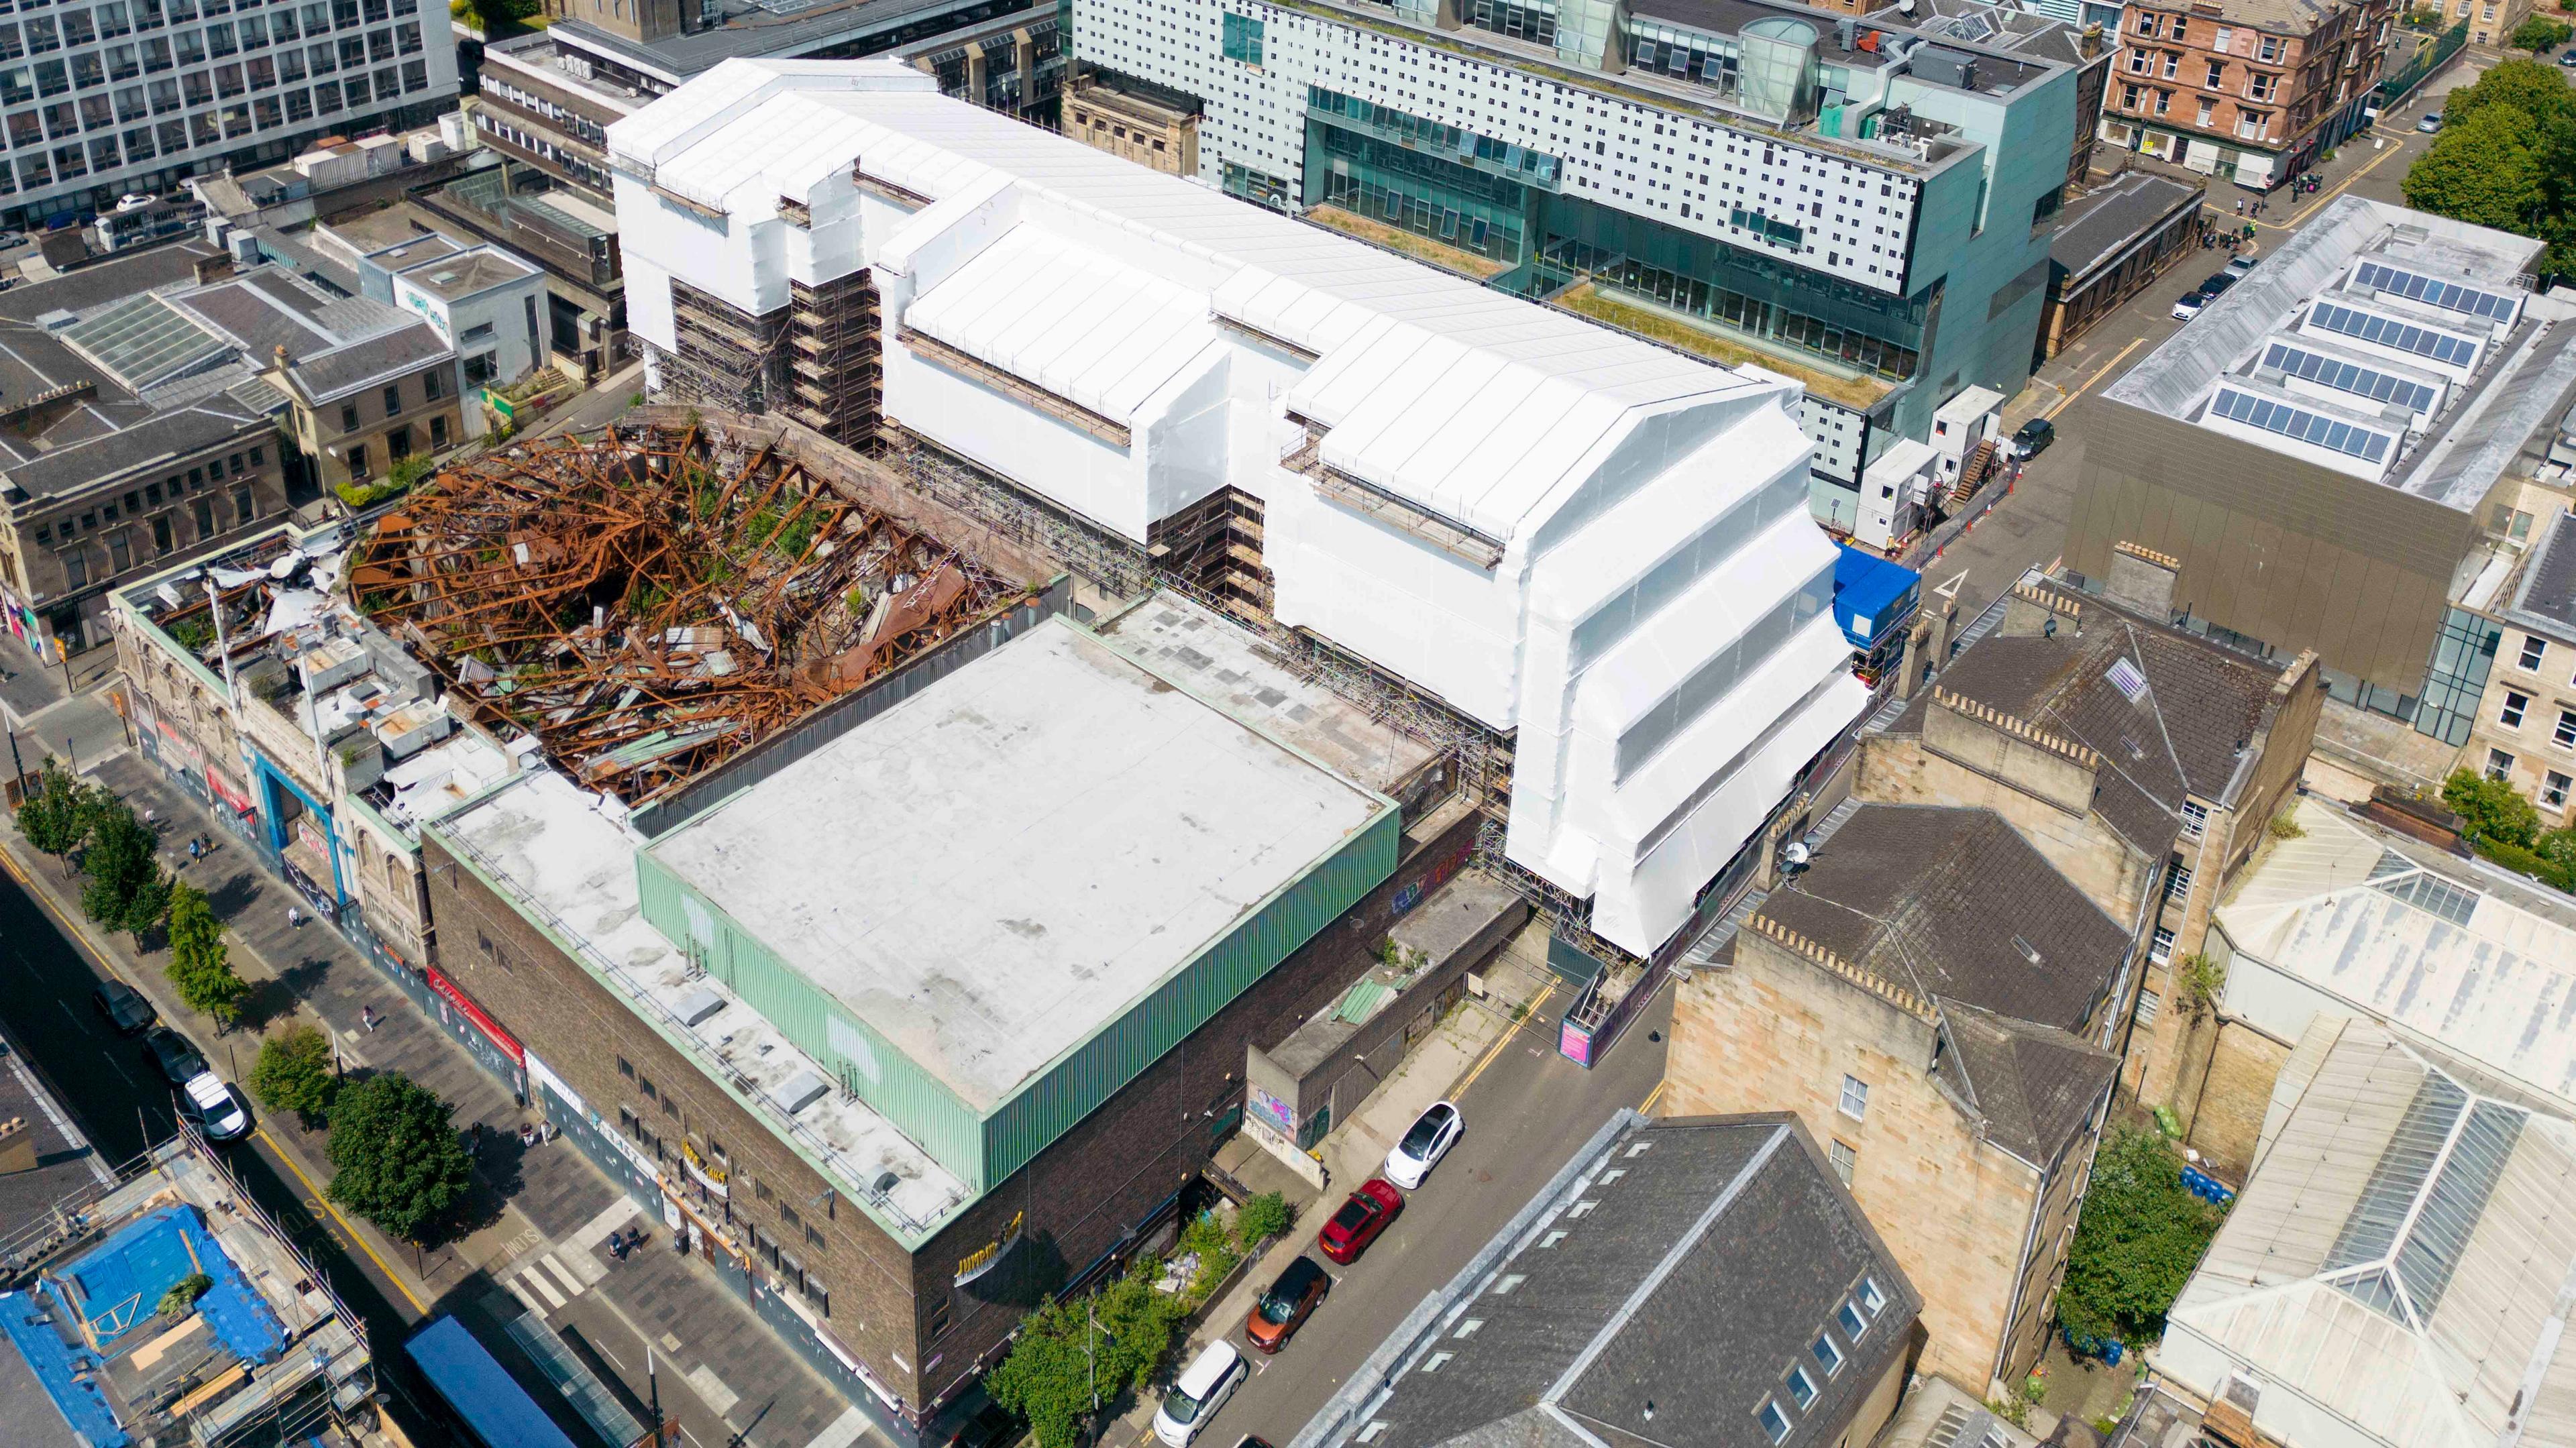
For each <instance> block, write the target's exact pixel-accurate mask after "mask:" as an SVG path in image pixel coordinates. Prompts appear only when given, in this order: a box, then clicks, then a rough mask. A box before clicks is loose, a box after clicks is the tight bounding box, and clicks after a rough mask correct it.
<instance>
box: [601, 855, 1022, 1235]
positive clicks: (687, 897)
mask: <svg viewBox="0 0 2576 1448" xmlns="http://www.w3.org/2000/svg"><path fill="white" fill-rule="evenodd" d="M635 874H636V883H637V886H638V890H639V893H640V895H641V897H642V902H643V909H644V918H645V920H647V921H648V922H650V923H651V924H652V925H653V927H654V928H655V929H657V930H659V931H661V932H662V933H663V934H664V935H666V936H668V937H670V939H671V940H672V942H673V943H674V944H676V945H678V946H679V947H680V949H681V950H683V951H685V952H687V953H688V954H690V955H691V956H693V957H695V958H696V959H697V960H698V961H700V962H701V963H702V964H704V965H705V966H706V968H707V971H708V973H709V974H711V975H713V976H715V977H716V978H717V979H718V980H721V981H723V982H724V983H725V985H726V987H727V988H728V989H730V990H732V991H733V992H734V993H735V994H736V995H739V996H741V997H742V1001H743V1004H745V1005H747V1006H750V1007H751V1008H752V1009H753V1010H755V1011H758V1012H760V1014H761V1015H763V1016H764V1017H766V1018H768V1020H769V1022H770V1024H772V1025H774V1026H776V1027H777V1028H778V1029H779V1030H780V1031H781V1032H782V1033H784V1034H785V1035H786V1037H787V1038H788V1039H789V1040H790V1041H793V1042H795V1044H796V1047H797V1049H799V1050H801V1051H803V1052H805V1053H806V1054H807V1055H809V1056H812V1057H813V1058H814V1059H815V1060H817V1061H820V1062H822V1063H823V1065H824V1067H825V1069H827V1070H829V1071H830V1072H832V1074H833V1075H834V1076H836V1077H837V1078H839V1080H840V1081H841V1082H842V1083H843V1084H844V1085H846V1086H848V1087H849V1088H850V1089H852V1090H854V1091H856V1092H857V1093H858V1095H859V1098H860V1099H861V1100H863V1101H865V1102H867V1103H868V1105H869V1106H870V1107H871V1108H873V1109H874V1110H876V1111H877V1112H878V1113H880V1114H881V1115H883V1116H884V1117H885V1118H886V1120H888V1121H891V1122H893V1123H894V1124H895V1126H896V1127H897V1128H898V1129H899V1130H901V1131H902V1132H903V1134H904V1135H906V1136H908V1137H911V1138H912V1140H913V1142H914V1143H915V1144H916V1145H918V1146H920V1147H921V1149H922V1150H924V1151H926V1152H928V1153H930V1155H931V1157H932V1158H933V1159H934V1160H936V1161H937V1162H938V1163H939V1164H940V1165H942V1166H944V1167H947V1168H948V1169H949V1170H950V1171H953V1172H955V1173H957V1175H958V1176H959V1177H960V1178H962V1179H963V1180H964V1181H965V1183H966V1185H967V1186H968V1187H969V1188H970V1189H971V1190H974V1191H977V1192H981V1191H983V1190H984V1189H985V1187H986V1186H987V1185H988V1184H989V1183H988V1182H987V1181H986V1179H985V1178H984V1175H983V1165H984V1159H985V1152H984V1149H983V1133H982V1130H981V1126H980V1123H979V1120H978V1118H977V1115H976V1113H975V1111H974V1110H973V1109H972V1108H970V1107H968V1106H967V1105H966V1103H965V1102H964V1101H962V1100H960V1099H959V1098H958V1096H957V1095H956V1093H954V1092H952V1091H950V1090H949V1089H948V1088H947V1087H946V1086H944V1085H942V1084H940V1082H939V1081H938V1080H937V1079H936V1078H935V1077H933V1076H932V1075H931V1074H930V1073H929V1072H928V1071H925V1070H923V1069H922V1068H921V1067H920V1066H918V1065H915V1064H914V1063H913V1060H912V1058H911V1057H910V1056H908V1055H906V1054H904V1052H903V1051H901V1050H899V1049H897V1048H896V1047H895V1045H894V1044H893V1043H892V1042H890V1041H888V1040H886V1039H885V1037H883V1036H881V1035H879V1034H878V1033H877V1032H876V1030H875V1029H874V1028H872V1027H870V1026H869V1025H868V1024H867V1023H865V1022H863V1021H860V1020H857V1019H855V1018H854V1017H852V1016H851V1015H850V1014H849V1013H847V1012H846V1011H843V1010H842V1009H840V1007H839V1006H838V1004H837V1003H836V1002H835V1001H834V1000H833V999H832V997H831V995H830V993H828V992H826V991H825V990H823V988H822V987H820V986H817V985H815V984H814V983H813V982H812V981H810V980H808V979H806V978H805V976H804V975H802V974H801V973H799V972H798V971H796V970H794V969H792V968H791V967H789V966H788V965H786V964H785V963H784V962H782V961H780V960H779V959H778V957H777V956H776V955H774V954H772V953H771V952H770V950H769V948H768V947H767V946H765V945H763V944H761V942H760V938H759V937H758V936H757V935H755V934H753V933H752V932H751V931H749V930H747V929H745V928H744V927H743V926H742V925H741V924H740V923H738V922H736V921H735V920H734V919H733V918H732V917H731V916H729V915H727V914H725V912H724V911H722V910H721V909H718V908H717V907H716V905H715V904H714V903H713V902H711V901H709V900H708V899H706V897H704V896H703V895H700V894H699V893H698V892H697V891H696V890H693V889H691V888H690V887H689V885H688V883H687V882H686V881H684V880H681V879H680V878H679V877H678V876H676V875H673V874H672V873H671V871H670V869H669V867H668V866H666V865H664V864H663V863H662V862H661V860H659V859H658V858H656V857H655V856H654V855H653V853H652V852H651V851H650V850H639V851H637V852H636V855H635Z"/></svg>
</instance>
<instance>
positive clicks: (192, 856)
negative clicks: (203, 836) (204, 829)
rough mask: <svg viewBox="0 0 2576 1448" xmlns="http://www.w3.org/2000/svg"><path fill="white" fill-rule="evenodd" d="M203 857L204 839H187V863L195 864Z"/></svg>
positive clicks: (204, 853) (204, 854) (204, 851)
mask: <svg viewBox="0 0 2576 1448" xmlns="http://www.w3.org/2000/svg"><path fill="white" fill-rule="evenodd" d="M205 857H206V842H205V841H203V840H190V841H188V863H189V864H192V865H193V864H195V863H196V862H197V861H199V860H202V859H204V858H205Z"/></svg>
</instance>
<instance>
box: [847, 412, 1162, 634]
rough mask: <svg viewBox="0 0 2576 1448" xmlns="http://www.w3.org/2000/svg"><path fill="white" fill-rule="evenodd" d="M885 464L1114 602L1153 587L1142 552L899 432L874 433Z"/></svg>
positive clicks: (892, 427)
mask: <svg viewBox="0 0 2576 1448" xmlns="http://www.w3.org/2000/svg"><path fill="white" fill-rule="evenodd" d="M879 436H880V438H881V440H882V441H883V442H884V444H885V449H886V461H887V462H888V463H890V464H892V465H893V466H895V467H897V468H899V469H901V470H902V471H903V472H904V473H905V474H906V475H907V476H908V477H909V478H910V479H911V481H912V483H913V485H914V486H915V487H917V488H919V489H920V490H921V491H922V492H923V493H924V494H926V495H928V496H929V497H931V498H934V499H936V500H938V501H939V502H941V503H944V504H946V505H947V506H949V507H951V508H954V509H956V510H957V511H958V512H960V513H963V514H965V515H966V516H967V517H969V518H972V519H974V520H975V521H976V522H978V523H981V524H983V525H984V526H985V527H988V528H990V529H992V530H993V531H994V532H996V533H998V534H1000V535H1001V536H1003V537H1004V538H1007V539H1009V540H1011V541H1012V542H1014V543H1018V544H1021V545H1023V546H1025V547H1028V548H1031V549H1034V550H1036V551H1037V552H1039V553H1041V554H1044V555H1045V556H1047V557H1049V558H1053V559H1057V560H1059V561H1060V562H1062V563H1063V565H1064V566H1065V567H1066V568H1068V569H1070V570H1072V571H1073V572H1074V573H1076V574H1078V575H1080V576H1081V577H1083V578H1085V579H1087V580H1089V581H1090V582H1092V583H1094V584H1096V585H1098V586H1099V587H1100V588H1101V589H1102V590H1103V591H1104V592H1106V593H1108V594H1109V595H1110V596H1111V597H1113V598H1132V597H1134V596H1136V595H1137V594H1139V593H1142V592H1144V591H1145V589H1146V587H1147V586H1148V585H1149V584H1150V583H1151V582H1152V581H1153V578H1154V569H1153V560H1152V559H1151V558H1149V557H1147V556H1146V552H1145V550H1144V549H1142V548H1139V547H1137V546H1136V545H1135V544H1134V543H1133V542H1131V541H1129V540H1128V539H1125V538H1121V537H1119V536H1118V535H1117V534H1115V533H1112V532H1110V531H1109V530H1108V529H1106V528H1103V527H1100V526H1099V525H1098V524H1096V523H1092V522H1089V521H1087V520H1085V519H1082V518H1077V517H1075V516H1074V515H1073V514H1071V513H1067V512H1065V511H1063V510H1062V509H1060V508H1057V507H1055V506H1054V505H1052V504H1050V503H1046V502H1042V501H1040V500H1038V499H1037V498H1034V497H1031V496H1030V495H1029V494H1027V493H1024V492H1022V491H1020V489H1018V488H1017V487H1015V486H1013V485H1012V484H1010V483H1009V482H1007V481H1005V480H1003V479H1002V478H1001V477H999V476H997V475H995V474H993V473H990V472H987V471H985V470H984V469H983V468H981V467H978V466H976V465H975V464H974V463H972V462H969V461H967V460H966V459H964V458H961V457H959V456H957V455H956V454H955V453H952V452H950V451H948V450H947V449H945V448H943V447H940V446H939V445H938V444H936V443H934V442H931V441H929V440H928V439H926V438H924V437H922V436H920V435H919V434H917V433H913V432H909V431H906V430H905V429H904V428H903V427H902V426H901V425H900V424H897V423H893V422H888V423H886V424H885V425H884V426H883V427H882V428H880V429H879Z"/></svg>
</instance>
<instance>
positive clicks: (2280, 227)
mask: <svg viewBox="0 0 2576 1448" xmlns="http://www.w3.org/2000/svg"><path fill="white" fill-rule="evenodd" d="M2405 149H2406V138H2405V137H2403V136H2400V137H2398V139H2397V144H2395V145H2393V146H2390V147H2389V148H2388V149H2387V150H2385V151H2382V152H2380V153H2379V154H2378V155H2376V156H2373V157H2372V158H2371V160H2370V164H2369V165H2367V166H2364V167H2362V168H2361V169H2360V170H2358V171H2355V172H2353V173H2352V174H2351V175H2349V176H2346V177H2345V178H2343V179H2342V180H2341V181H2338V182H2336V183H2335V184H2334V185H2333V186H2332V187H2330V188H2328V189H2326V190H2324V191H2320V192H2318V193H2317V199H2316V200H2314V201H2311V202H2309V203H2308V204H2307V206H2306V207H2304V208H2303V209H2301V210H2300V212H2299V213H2298V214H2297V215H2295V216H2293V217H2291V218H2290V219H2289V220H2287V221H2279V222H2273V221H2258V222H2255V223H2254V224H2255V225H2256V226H2261V227H2268V228H2270V229H2271V230H2274V231H2294V230H2296V229H2297V228H2298V226H2299V224H2300V223H2301V222H2303V221H2306V220H2307V219H2308V218H2309V217H2311V216H2314V215H2315V214H2316V212H2317V208H2318V207H2320V206H2323V205H2325V204H2326V203H2327V202H2329V201H2332V200H2334V199H2335V198H2336V197H2338V196H2341V195H2342V194H2343V193H2344V191H2345V190H2346V189H2347V188H2349V187H2350V186H2351V185H2352V183H2354V182H2355V181H2358V180H2360V179H2361V178H2362V177H2364V176H2367V175H2369V174H2370V173H2371V172H2373V171H2376V170H2378V169H2379V168H2380V167H2381V166H2382V165H2384V164H2386V162H2387V160H2388V158H2389V157H2391V156H2394V155H2396V154H2397V153H2399V152H2400V151H2403V150H2405Z"/></svg>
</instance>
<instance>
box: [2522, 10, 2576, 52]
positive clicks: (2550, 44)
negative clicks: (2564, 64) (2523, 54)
mask: <svg viewBox="0 0 2576 1448" xmlns="http://www.w3.org/2000/svg"><path fill="white" fill-rule="evenodd" d="M2571 34H2576V27H2571V26H2569V25H2568V23H2567V22H2566V21H2564V20H2560V19H2557V18H2555V17H2553V16H2548V15H2534V16H2533V17H2531V18H2530V19H2529V20H2526V21H2524V22H2522V23H2521V24H2520V25H2517V26H2515V27H2514V28H2513V34H2512V35H2510V36H2508V37H2506V39H2505V44H2506V45H2507V46H2508V47H2510V48H2512V49H2514V50H2528V51H2530V52H2532V53H2533V54H2535V55H2546V54H2548V53H2549V52H2551V51H2553V50H2556V49H2557V48H2558V47H2560V46H2562V45H2565V44H2566V43H2567V39H2568V37H2569V36H2570V35H2571Z"/></svg>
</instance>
